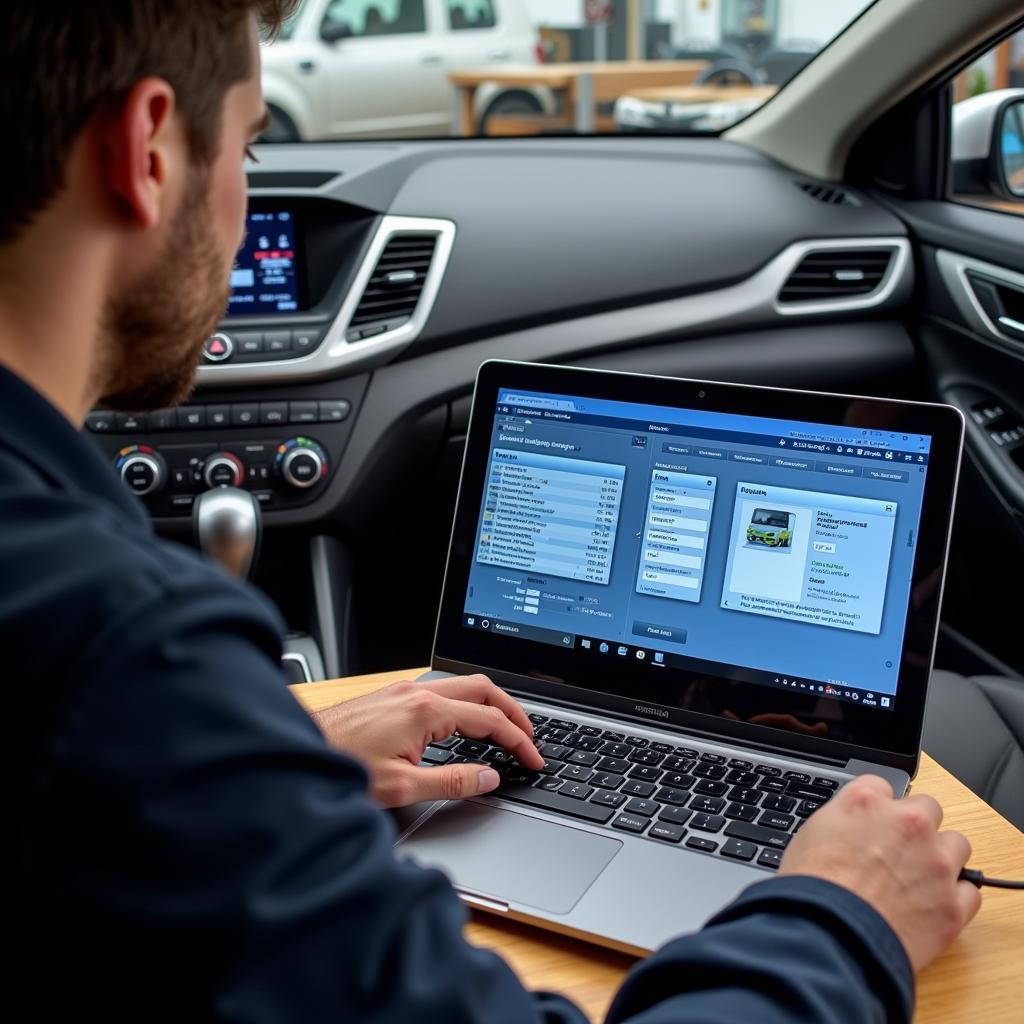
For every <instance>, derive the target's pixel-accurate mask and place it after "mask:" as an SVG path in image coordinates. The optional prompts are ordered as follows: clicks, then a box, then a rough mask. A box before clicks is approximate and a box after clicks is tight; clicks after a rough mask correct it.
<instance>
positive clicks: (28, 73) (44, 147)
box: [0, 0, 298, 244]
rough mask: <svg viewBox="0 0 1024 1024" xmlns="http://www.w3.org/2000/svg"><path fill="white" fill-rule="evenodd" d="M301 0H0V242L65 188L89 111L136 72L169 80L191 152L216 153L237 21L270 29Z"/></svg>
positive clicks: (240, 70) (241, 44)
mask: <svg viewBox="0 0 1024 1024" xmlns="http://www.w3.org/2000/svg"><path fill="white" fill-rule="evenodd" d="M297 3H298V0H0V67H2V68H3V71H4V84H3V86H2V87H0V131H2V132H3V134H4V140H3V148H4V157H3V164H4V173H3V181H4V187H3V189H2V191H0V244H2V243H6V242H10V241H12V240H14V239H15V238H16V237H17V236H18V235H19V234H20V233H21V231H22V230H23V229H24V228H25V227H26V226H27V225H28V224H29V223H30V222H31V221H32V219H33V217H35V216H36V214H38V213H39V212H40V211H41V210H43V209H44V208H45V207H46V205H47V204H48V203H49V202H50V201H51V200H52V199H53V198H54V196H55V195H57V193H58V192H59V191H60V189H61V188H62V187H63V185H64V180H65V179H64V175H65V168H66V165H67V161H68V158H69V156H70V153H71V150H72V147H73V146H74V143H75V141H76V139H77V138H78V136H79V135H80V133H81V132H82V129H83V128H84V127H85V125H86V123H87V121H88V119H89V117H90V116H91V115H92V114H93V112H94V111H95V110H96V109H97V107H98V106H99V105H100V104H102V103H105V102H117V100H118V98H119V97H121V96H124V95H126V94H127V92H128V91H129V90H130V89H131V87H132V86H133V85H134V84H135V83H136V82H138V81H139V80H140V79H143V78H147V77H149V76H156V77H159V78H163V79H166V80H167V82H169V83H170V85H171V86H172V87H173V89H174V91H175V93H176V96H177V109H178V111H179V112H180V113H181V115H182V117H183V119H184V122H185V126H186V131H187V133H188V140H189V144H190V147H191V149H192V155H193V157H194V158H195V159H196V160H197V161H199V162H204V163H209V162H211V161H212V160H213V158H214V157H215V156H216V150H217V140H218V138H219V137H220V127H221V111H222V109H223V102H224V96H225V94H226V93H227V90H228V89H229V88H230V86H231V85H233V84H235V83H236V82H239V81H242V80H243V79H244V78H245V77H246V76H247V75H248V74H249V73H250V71H251V68H250V66H249V65H250V51H249V38H248V36H247V33H246V25H247V23H248V18H249V16H250V15H251V14H253V13H255V14H256V16H257V18H258V19H259V21H260V23H261V25H262V27H263V30H264V32H266V33H271V34H272V33H273V32H275V31H276V30H277V29H278V28H280V26H281V24H282V22H283V21H284V20H285V19H287V18H288V17H289V16H290V15H291V14H292V13H293V12H294V10H295V8H296V6H297Z"/></svg>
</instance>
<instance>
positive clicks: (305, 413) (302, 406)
mask: <svg viewBox="0 0 1024 1024" xmlns="http://www.w3.org/2000/svg"><path fill="white" fill-rule="evenodd" d="M316 420H317V408H316V402H290V403H289V405H288V422H289V423H316Z"/></svg>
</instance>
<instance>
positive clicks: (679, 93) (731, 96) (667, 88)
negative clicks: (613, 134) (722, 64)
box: [623, 85, 779, 106]
mask: <svg viewBox="0 0 1024 1024" xmlns="http://www.w3.org/2000/svg"><path fill="white" fill-rule="evenodd" d="M778 91H779V87H778V86H777V85H661V86H654V85H644V86H641V87H640V88H639V89H630V90H629V91H628V92H626V93H624V94H623V95H625V96H631V97H632V98H633V99H637V100H645V101H648V102H651V103H678V104H680V105H682V106H689V105H691V104H701V103H746V102H747V101H748V100H759V101H760V102H761V103H764V102H766V101H767V100H770V99H771V98H772V96H774V95H775V94H776V93H777V92H778Z"/></svg>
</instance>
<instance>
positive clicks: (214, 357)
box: [203, 332, 235, 363]
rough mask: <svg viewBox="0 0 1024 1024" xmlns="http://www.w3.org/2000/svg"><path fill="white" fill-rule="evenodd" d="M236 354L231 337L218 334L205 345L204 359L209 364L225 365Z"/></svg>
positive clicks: (207, 340) (208, 339)
mask: <svg viewBox="0 0 1024 1024" xmlns="http://www.w3.org/2000/svg"><path fill="white" fill-rule="evenodd" d="M234 354H235V343H234V341H232V340H231V336H230V335H228V334H224V333H222V332H218V333H217V334H214V335H212V336H211V337H209V338H207V339H206V341H205V342H204V343H203V358H204V359H205V360H206V361H207V362H208V363H223V362H226V361H227V360H228V359H230V358H231V357H232V356H233V355H234Z"/></svg>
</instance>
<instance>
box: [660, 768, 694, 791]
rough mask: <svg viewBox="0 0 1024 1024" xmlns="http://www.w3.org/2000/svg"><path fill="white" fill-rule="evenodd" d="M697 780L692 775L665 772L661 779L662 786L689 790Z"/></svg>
mask: <svg viewBox="0 0 1024 1024" xmlns="http://www.w3.org/2000/svg"><path fill="white" fill-rule="evenodd" d="M696 781H697V780H696V779H695V778H694V777H693V776H692V775H686V774H684V773H683V772H666V773H665V774H664V775H662V777H661V784H662V785H663V786H671V787H672V788H673V789H689V788H690V787H691V786H692V785H693V784H694V783H695V782H696Z"/></svg>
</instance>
